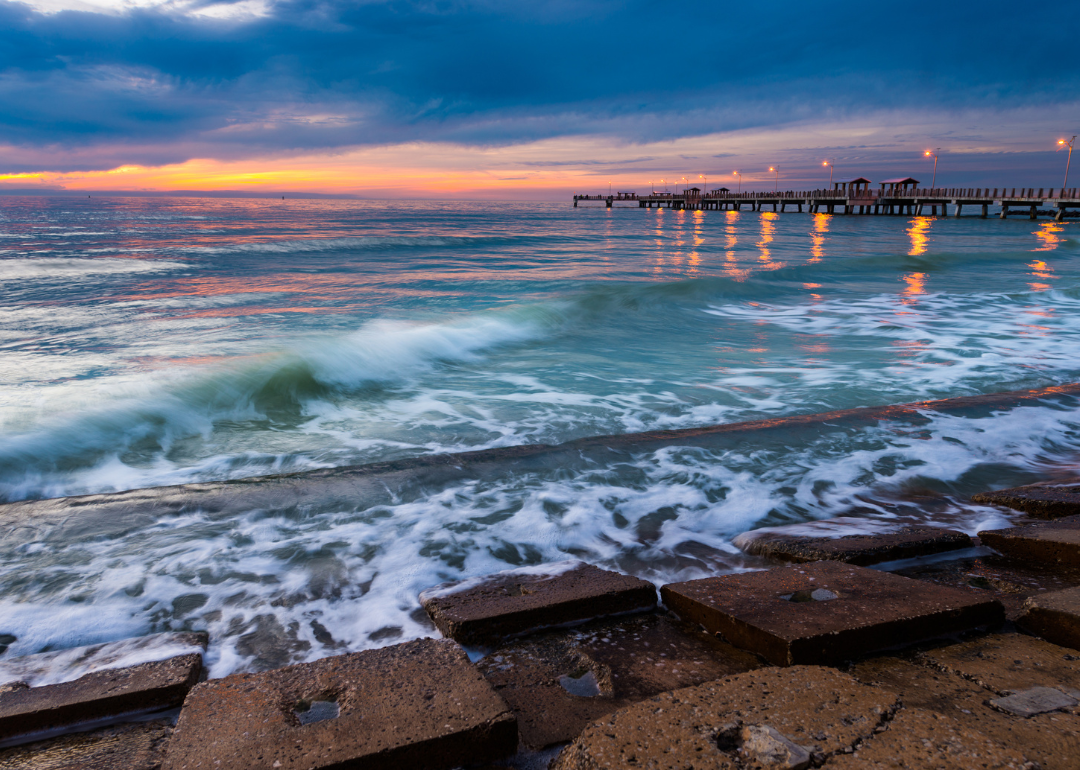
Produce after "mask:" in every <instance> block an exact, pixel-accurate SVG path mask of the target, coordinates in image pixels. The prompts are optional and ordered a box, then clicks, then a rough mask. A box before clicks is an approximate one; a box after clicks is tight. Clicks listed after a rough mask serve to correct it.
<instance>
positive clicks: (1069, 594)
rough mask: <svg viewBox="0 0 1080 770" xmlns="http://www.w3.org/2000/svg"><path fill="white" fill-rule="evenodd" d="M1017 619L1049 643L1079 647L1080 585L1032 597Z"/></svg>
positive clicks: (1025, 628) (1026, 628)
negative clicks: (1079, 586)
mask: <svg viewBox="0 0 1080 770" xmlns="http://www.w3.org/2000/svg"><path fill="white" fill-rule="evenodd" d="M1016 622H1017V625H1019V626H1020V627H1021V628H1023V629H1024V630H1026V631H1030V632H1031V633H1033V634H1037V635H1038V636H1041V637H1042V638H1043V639H1045V640H1046V641H1048V642H1052V643H1053V644H1060V645H1062V646H1063V647H1071V648H1073V649H1074V650H1080V588H1071V589H1068V590H1065V591H1055V592H1053V593H1047V594H1040V595H1038V596H1032V597H1030V598H1029V599H1028V600H1027V601H1026V602H1025V603H1024V614H1023V615H1022V616H1021V617H1020V618H1019V619H1018V620H1017V621H1016Z"/></svg>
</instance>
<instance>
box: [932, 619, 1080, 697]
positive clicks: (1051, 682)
mask: <svg viewBox="0 0 1080 770" xmlns="http://www.w3.org/2000/svg"><path fill="white" fill-rule="evenodd" d="M919 657H920V658H921V659H922V660H924V661H925V662H927V663H928V664H930V665H933V666H937V667H938V668H940V669H941V670H942V671H948V672H952V673H955V674H958V675H959V676H962V677H964V678H966V679H970V680H971V681H972V682H975V683H976V684H978V685H980V686H982V687H985V688H986V689H987V690H991V691H993V692H994V693H996V694H998V695H1011V694H1012V693H1015V692H1019V691H1021V690H1027V689H1028V688H1031V687H1037V686H1042V687H1055V688H1059V689H1065V690H1066V692H1068V690H1070V689H1077V688H1080V656H1078V655H1076V651H1075V650H1070V649H1067V648H1065V647H1058V646H1057V645H1055V644H1050V643H1049V642H1046V641H1043V640H1042V639H1036V638H1034V637H1031V636H1026V635H1024V634H989V635H987V636H983V637H979V638H977V639H971V640H969V641H966V642H961V643H959V644H951V645H948V646H946V647H939V648H937V649H933V650H927V651H925V652H922V653H920V655H919ZM1070 694H1071V693H1070Z"/></svg>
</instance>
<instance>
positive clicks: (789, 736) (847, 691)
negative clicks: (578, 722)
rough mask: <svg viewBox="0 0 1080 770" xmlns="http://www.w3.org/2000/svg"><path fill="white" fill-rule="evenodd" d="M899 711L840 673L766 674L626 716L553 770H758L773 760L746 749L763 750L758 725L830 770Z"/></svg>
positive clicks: (672, 696)
mask: <svg viewBox="0 0 1080 770" xmlns="http://www.w3.org/2000/svg"><path fill="white" fill-rule="evenodd" d="M898 707H899V701H898V699H897V696H896V695H895V694H894V693H890V692H888V691H886V690H883V689H881V688H877V687H867V686H865V685H862V684H859V683H858V682H856V681H855V679H853V678H852V677H850V676H848V675H846V674H843V673H840V672H839V671H836V670H833V669H828V668H818V667H816V666H795V667H792V668H785V669H778V668H766V669H760V670H757V671H750V672H747V673H743V674H738V675H736V676H733V677H727V678H724V679H720V680H717V681H715V682H708V683H706V684H702V685H698V686H696V687H688V688H684V689H681V690H675V691H673V692H669V693H663V694H661V695H658V696H656V697H654V698H650V699H648V700H645V701H642V702H640V703H637V704H635V705H633V706H629V707H627V708H624V709H621V710H619V711H616V712H614V713H613V714H610V715H609V716H607V717H605V718H603V719H601V720H599V721H597V722H594V723H593V724H591V725H590V726H589V727H587V728H586V729H585V730H584V732H582V734H581V735H580V736H579V737H578V738H577V739H576V740H575V741H574V742H573V743H571V744H570V745H569V746H568V747H567V748H566V749H565V750H564V751H563V753H562V754H560V755H559V757H558V758H557V759H556V760H555V762H553V763H552V765H551V770H599V769H600V768H605V769H606V768H618V769H619V770H623V768H627V767H648V768H650V769H651V770H664V769H667V768H671V769H672V770H674V768H678V769H679V770H684V769H685V768H698V767H700V768H736V767H739V768H741V767H758V766H761V765H762V764H764V763H765V761H764V758H763V757H761V756H760V755H758V756H753V755H750V754H749V752H748V751H745V750H744V749H752V748H754V747H753V746H747V745H746V743H747V741H746V738H744V737H743V730H744V728H748V727H751V728H752V727H757V728H763V727H768V728H771V729H772V730H773V731H775V732H776V733H778V734H779V735H780V736H782V737H783V739H785V740H786V741H788V742H790V743H792V744H794V745H796V746H798V747H801V748H802V749H804V750H805V751H806V752H807V754H809V755H810V756H811V758H812V759H814V760H816V764H820V763H821V762H823V761H827V760H828V759H829V758H830V757H832V756H835V755H838V754H841V753H843V752H844V751H849V750H851V748H852V747H853V746H854V745H856V744H857V743H858V742H859V741H861V740H864V739H865V738H867V737H869V736H871V735H873V734H874V731H875V729H877V728H878V727H879V726H880V725H882V724H883V723H884V722H886V721H887V720H888V718H889V717H890V716H891V714H892V713H893V711H894V710H895V709H896V708H898ZM746 737H747V738H749V737H750V736H746ZM780 766H781V765H773V767H780Z"/></svg>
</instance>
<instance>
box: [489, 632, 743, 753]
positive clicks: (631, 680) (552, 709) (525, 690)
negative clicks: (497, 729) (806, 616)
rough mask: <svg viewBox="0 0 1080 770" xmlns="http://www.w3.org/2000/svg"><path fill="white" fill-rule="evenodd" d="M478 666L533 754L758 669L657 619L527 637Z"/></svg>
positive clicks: (705, 637)
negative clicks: (661, 699) (599, 723)
mask: <svg viewBox="0 0 1080 770" xmlns="http://www.w3.org/2000/svg"><path fill="white" fill-rule="evenodd" d="M476 665H477V667H478V668H479V669H480V671H481V672H482V673H483V674H484V676H485V677H486V678H487V680H488V681H489V682H490V683H491V684H492V686H494V687H495V689H496V691H497V692H498V693H499V695H501V696H502V697H503V699H504V700H506V702H507V703H508V704H509V705H510V707H511V708H512V709H513V710H514V713H515V715H516V716H517V720H518V729H519V735H520V737H521V742H522V744H523V745H525V746H529V747H533V748H542V747H545V746H550V745H552V744H555V743H561V742H564V741H569V740H572V739H573V738H575V737H577V735H578V734H579V733H580V732H581V731H582V730H583V729H584V728H585V726H586V725H588V724H589V723H590V722H592V721H594V720H596V719H599V718H600V717H602V716H605V715H606V714H609V713H611V712H612V711H615V710H616V709H619V708H622V707H624V706H627V705H630V704H631V703H635V702H637V701H640V700H642V699H644V698H648V697H651V696H653V695H657V694H658V693H661V692H665V691H668V690H675V689H679V688H681V687H688V686H692V685H697V684H701V683H703V682H708V681H712V680H714V679H719V678H721V677H724V676H730V675H732V674H737V673H741V672H743V671H749V670H752V669H755V668H759V667H760V666H761V664H760V662H759V661H758V660H757V658H756V657H754V656H753V655H751V654H749V653H747V652H745V651H743V650H739V649H736V648H734V647H732V646H731V645H729V644H726V643H724V642H721V641H720V640H718V639H717V638H716V637H714V636H711V635H709V634H706V633H704V632H702V631H701V630H700V628H699V627H697V626H696V625H692V624H689V623H685V622H683V621H680V620H678V619H676V618H673V617H671V616H670V615H666V614H658V613H648V614H644V615H635V616H632V617H623V618H612V619H607V620H598V621H593V622H591V623H589V624H587V625H584V626H579V627H577V628H575V629H569V630H561V631H549V632H546V633H542V634H538V635H535V636H530V637H526V638H525V639H521V640H518V641H515V642H512V643H508V644H504V645H502V646H500V647H498V648H497V649H495V650H493V651H492V652H491V653H490V654H489V655H487V656H485V657H484V658H482V659H481V660H480V661H478V662H477V664H476Z"/></svg>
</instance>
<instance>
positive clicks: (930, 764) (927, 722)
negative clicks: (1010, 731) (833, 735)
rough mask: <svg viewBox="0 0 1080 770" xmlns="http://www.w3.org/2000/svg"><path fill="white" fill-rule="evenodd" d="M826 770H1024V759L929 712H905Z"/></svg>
mask: <svg viewBox="0 0 1080 770" xmlns="http://www.w3.org/2000/svg"><path fill="white" fill-rule="evenodd" d="M826 767H829V768H837V770H864V769H865V768H870V769H871V770H878V768H903V767H909V768H934V770H972V768H1008V769H1009V770H1028V769H1029V768H1030V767H1031V765H1030V764H1028V761H1027V759H1026V758H1025V756H1024V755H1023V754H1022V753H1020V752H1019V751H1016V750H1015V749H1013V748H1011V747H1006V746H1004V745H1002V744H1001V743H999V742H997V741H996V740H994V739H992V738H990V737H989V736H986V735H984V734H982V733H980V732H978V731H976V730H972V729H970V728H967V727H963V726H962V725H960V724H959V723H958V722H957V721H956V720H954V719H950V718H949V717H946V716H943V715H941V714H937V713H934V712H933V711H923V710H922V709H916V708H905V709H903V710H902V711H900V712H899V713H898V714H897V715H896V716H895V717H894V718H893V719H892V720H890V721H889V723H888V724H887V725H885V726H884V728H883V729H882V731H881V732H880V733H877V734H875V735H874V736H873V737H871V738H870V739H869V740H867V741H864V742H863V743H861V744H859V745H858V746H857V747H856V748H855V751H853V752H852V753H851V754H845V755H841V756H837V757H834V758H832V759H830V760H829V762H828V764H827V765H826Z"/></svg>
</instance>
